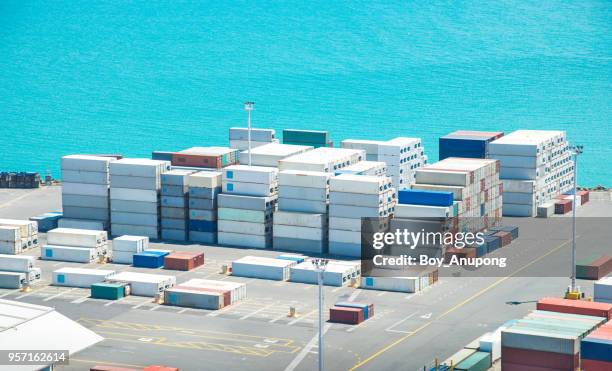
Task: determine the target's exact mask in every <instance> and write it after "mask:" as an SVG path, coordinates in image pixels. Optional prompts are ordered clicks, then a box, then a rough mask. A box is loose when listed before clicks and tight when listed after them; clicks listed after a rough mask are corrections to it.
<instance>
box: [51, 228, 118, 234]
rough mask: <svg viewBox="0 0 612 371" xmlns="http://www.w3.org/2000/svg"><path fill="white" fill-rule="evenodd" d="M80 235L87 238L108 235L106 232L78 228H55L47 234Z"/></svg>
mask: <svg viewBox="0 0 612 371" xmlns="http://www.w3.org/2000/svg"><path fill="white" fill-rule="evenodd" d="M53 233H56V234H78V235H87V236H99V235H101V234H106V231H94V230H91V229H78V228H55V229H52V230H50V231H49V232H47V234H53Z"/></svg>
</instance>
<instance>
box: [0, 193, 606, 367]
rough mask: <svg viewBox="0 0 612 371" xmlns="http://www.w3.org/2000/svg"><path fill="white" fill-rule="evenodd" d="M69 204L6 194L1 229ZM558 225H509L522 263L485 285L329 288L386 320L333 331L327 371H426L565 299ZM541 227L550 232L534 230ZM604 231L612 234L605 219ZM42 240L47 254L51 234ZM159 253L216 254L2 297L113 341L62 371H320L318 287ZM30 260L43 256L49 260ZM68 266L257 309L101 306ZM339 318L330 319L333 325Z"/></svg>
mask: <svg viewBox="0 0 612 371" xmlns="http://www.w3.org/2000/svg"><path fill="white" fill-rule="evenodd" d="M60 193H61V190H60V188H59V187H50V188H43V189H39V190H35V191H31V190H0V217H6V218H27V217H29V216H32V215H37V214H40V213H43V212H47V211H54V210H59V209H61V197H60ZM591 199H592V202H590V203H589V204H586V205H584V206H583V207H581V208H580V209H578V215H579V216H581V217H585V218H584V219H583V220H585V221H589V222H588V223H586V222H585V223H582V224H579V226H580V228H579V229H578V234H579V236H580V237H579V239H578V241H579V246H580V248H581V249H583V250H584V249H587V247H588V250H589V253H601V252H606V251H609V241H610V237H612V233H611V232H610V231H609V230H608V229H606V228H602V227H601V224H598V223H596V222H591V221H590V219H586V217H590V216H598V217H604V216H610V215H611V214H612V211H611V210H612V199H611V198H610V194H609V193H606V194H602V195H594V196H592V198H591ZM553 219H556V220H555V221H556V222H560V224H558V225H561V226H564V227H563V229H564V230H563V231H562V232H558V231H557V229H558V228H559V227H555V224H554V223H552V224H546V223H543V222H541V221H537V220H535V219H520V220H514V219H513V220H508V219H506V221H505V223H504V224H510V225H512V224H518V225H521V237H520V238H519V239H518V240H516V241H514V242H513V243H512V245H510V246H509V247H506V248H503V249H501V250H498V251H496V252H495V253H494V254H493V255H494V256H497V255H499V256H506V257H507V258H508V260H509V262H512V263H510V264H509V267H508V268H507V269H505V270H500V271H497V272H488V273H487V274H483V275H487V276H484V277H483V276H473V275H472V276H470V274H465V275H462V276H461V277H457V276H451V277H447V276H443V277H441V278H440V281H439V283H437V284H436V285H434V286H432V287H430V288H428V289H426V290H425V291H423V292H421V293H417V294H406V293H393V292H384V291H373V290H362V289H355V288H350V287H342V288H337V287H325V306H326V308H327V307H329V306H331V305H333V303H334V302H336V301H338V300H354V301H369V302H373V303H374V305H375V316H374V317H373V318H371V319H369V320H367V321H366V322H364V323H362V324H361V325H359V326H350V325H342V324H332V323H329V322H326V323H325V343H324V358H325V368H326V369H327V370H349V369H350V370H353V369H359V370H377V371H378V370H400V369H401V370H422V368H423V366H424V365H430V364H432V363H433V362H434V359H436V358H437V359H439V360H444V359H445V358H447V357H448V356H450V355H451V354H453V353H455V352H456V351H457V350H459V349H461V348H462V347H463V346H464V345H466V344H467V343H469V342H470V341H472V340H473V339H475V338H477V337H479V336H481V335H482V334H483V333H485V332H487V331H491V330H493V329H495V328H496V327H498V326H500V325H501V324H503V323H504V322H505V321H507V320H509V319H513V318H519V317H522V316H523V315H525V314H526V313H527V312H528V311H530V310H533V309H534V308H535V301H537V299H539V298H540V297H543V296H560V295H562V294H563V292H564V290H565V288H566V287H567V285H568V283H569V279H568V278H566V277H567V276H568V275H569V273H568V272H569V260H568V256H569V255H568V254H569V251H570V250H569V247H570V246H571V243H570V241H569V240H568V239H567V238H568V236H569V234H568V231H567V229H566V227H567V225H568V224H567V222H568V221H569V220H561V219H564V217H561V218H553ZM551 221H552V220H551ZM536 222H539V223H543V224H540V225H541V227H538V228H536V231H532V230H533V228H531V230H530V228H529V226H530V225H534V223H536ZM599 222H601V223H605V219H603V218H600V219H599ZM541 228H549V229H550V230H546V229H541ZM537 230H539V232H538V231H537ZM557 232H558V233H557ZM41 240H42V242H44V234H43V235H41ZM152 247H153V248H154V247H159V248H166V249H175V250H199V251H204V252H205V255H206V264H205V266H203V267H200V268H198V269H196V270H193V271H190V272H176V271H167V270H163V269H144V268H134V267H130V266H126V265H118V264H104V265H102V264H88V265H84V264H78V263H67V262H53V261H45V260H38V261H37V264H38V266H40V267H41V268H42V270H43V279H42V280H41V281H40V282H38V283H37V284H35V285H34V287H33V290H32V291H31V292H27V293H26V292H20V291H18V290H4V289H0V297H1V298H4V299H10V300H18V301H24V302H29V303H34V304H41V305H47V306H53V307H55V308H56V309H57V310H58V311H59V312H60V313H63V314H64V315H66V316H68V317H70V318H72V319H74V320H76V321H78V322H80V323H81V324H83V325H84V326H86V327H88V328H90V329H92V330H93V331H95V332H97V333H98V334H100V335H101V336H103V337H104V338H105V340H104V341H103V342H101V343H99V344H98V345H96V346H94V347H91V348H89V349H87V350H84V351H82V352H80V353H79V354H77V355H74V356H73V357H72V359H71V362H70V364H69V365H66V366H60V367H58V369H60V370H87V369H88V368H89V367H90V366H92V365H94V364H107V365H117V366H123V367H143V366H145V365H149V364H165V365H171V366H174V367H178V368H179V369H181V370H183V371H191V370H193V371H200V370H217V369H226V370H238V369H240V370H287V371H291V370H312V369H315V368H316V365H317V363H316V362H317V357H318V354H317V341H316V337H317V336H316V335H317V330H316V323H317V307H316V303H317V302H316V294H317V290H316V286H314V285H307V284H299V283H292V282H277V281H267V280H258V279H249V278H241V277H233V276H226V275H223V274H221V273H220V271H221V265H224V264H229V263H230V262H231V261H232V260H234V259H236V258H239V257H242V256H245V255H259V256H275V255H277V252H276V251H266V250H253V249H238V248H227V247H219V246H202V245H174V244H165V243H159V244H158V243H153V246H152ZM606 249H608V250H606ZM27 253H28V254H31V255H37V256H38V255H39V254H40V250H39V249H34V250H31V251H28V252H27ZM585 255H586V253H585ZM67 266H78V267H84V266H88V267H91V268H94V269H102V268H103V269H112V270H116V271H137V272H149V273H157V274H170V275H175V276H177V281H178V282H179V283H180V282H183V281H185V280H188V279H190V278H207V279H215V280H230V281H237V282H246V283H247V291H248V299H247V300H245V301H243V302H239V303H237V304H235V305H232V306H230V307H226V308H224V309H222V310H219V311H208V310H198V309H187V308H180V307H172V306H165V305H159V304H156V303H154V302H153V300H152V298H145V297H137V296H131V297H127V298H125V299H122V300H119V301H105V300H97V299H91V298H89V290H86V289H79V288H65V287H54V286H50V285H49V282H50V278H51V272H52V271H53V270H55V269H58V268H60V267H67ZM542 272H552V273H550V274H542ZM466 273H467V272H466ZM534 277H538V278H534ZM579 284H580V285H581V287H582V288H583V290H584V291H585V292H586V293H587V295H588V294H592V282H589V281H579ZM289 307H296V308H297V313H298V316H297V317H288V316H287V314H288V312H289ZM327 317H328V315H327V311H326V313H325V320H326V321H327Z"/></svg>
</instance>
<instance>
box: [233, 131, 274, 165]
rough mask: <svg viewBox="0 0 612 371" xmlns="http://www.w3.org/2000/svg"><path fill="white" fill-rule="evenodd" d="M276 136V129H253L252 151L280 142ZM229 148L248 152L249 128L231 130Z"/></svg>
mask: <svg viewBox="0 0 612 371" xmlns="http://www.w3.org/2000/svg"><path fill="white" fill-rule="evenodd" d="M275 135H276V131H274V129H251V149H253V148H256V147H260V146H264V145H266V144H269V143H274V142H278V140H277V139H276V138H275ZM229 146H230V148H233V149H238V150H240V151H244V150H247V149H248V148H249V130H248V128H230V129H229ZM241 162H242V161H241ZM244 164H246V162H244Z"/></svg>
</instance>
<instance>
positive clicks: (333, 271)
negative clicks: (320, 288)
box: [290, 260, 361, 287]
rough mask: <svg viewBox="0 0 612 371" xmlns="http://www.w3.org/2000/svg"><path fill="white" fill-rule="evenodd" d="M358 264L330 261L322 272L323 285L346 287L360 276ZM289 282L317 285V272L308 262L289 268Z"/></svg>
mask: <svg viewBox="0 0 612 371" xmlns="http://www.w3.org/2000/svg"><path fill="white" fill-rule="evenodd" d="M359 265H360V263H359V262H357V263H355V264H352V263H348V264H347V263H346V262H341V261H336V260H330V261H329V262H328V264H327V267H326V268H325V272H323V284H324V285H326V286H338V287H341V286H347V285H349V284H351V283H352V282H353V279H355V280H357V279H358V278H359V277H360V276H361V271H360V269H359V268H358V266H359ZM290 270H291V273H290V274H291V277H290V281H291V282H299V283H309V284H313V285H316V284H318V282H319V281H318V272H317V270H316V269H315V268H314V266H313V265H312V263H311V262H310V261H305V262H303V263H299V264H297V265H294V266H292V267H291V268H290Z"/></svg>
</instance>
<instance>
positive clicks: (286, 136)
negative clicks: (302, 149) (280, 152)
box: [283, 129, 329, 147]
mask: <svg viewBox="0 0 612 371" xmlns="http://www.w3.org/2000/svg"><path fill="white" fill-rule="evenodd" d="M290 142H295V143H290ZM328 142H329V133H328V132H327V131H319V130H297V129H284V130H283V143H285V144H303V143H309V144H307V145H313V144H317V145H318V146H319V147H321V146H327V145H328Z"/></svg>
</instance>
